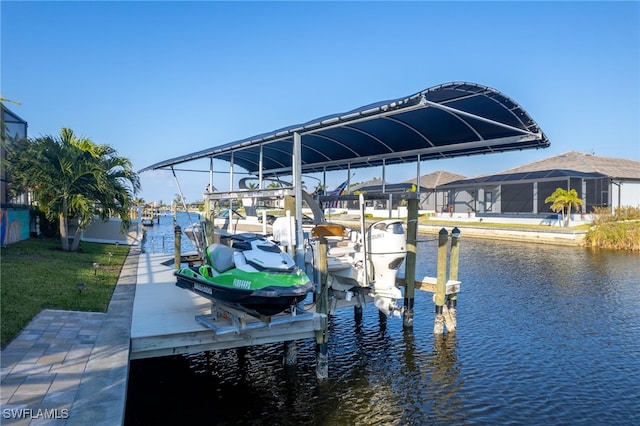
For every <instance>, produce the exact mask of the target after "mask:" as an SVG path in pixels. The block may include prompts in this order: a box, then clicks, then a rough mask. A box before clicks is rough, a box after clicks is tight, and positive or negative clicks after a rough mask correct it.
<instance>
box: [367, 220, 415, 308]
mask: <svg viewBox="0 0 640 426" xmlns="http://www.w3.org/2000/svg"><path fill="white" fill-rule="evenodd" d="M406 241H407V238H406V235H405V232H404V227H403V223H402V221H401V220H398V219H388V220H382V221H380V222H376V223H374V224H373V225H371V227H370V228H369V229H368V230H367V234H366V249H365V250H366V254H365V256H366V258H367V259H369V264H370V267H369V269H368V271H367V272H369V271H371V272H370V274H371V275H370V276H368V277H367V278H368V281H369V284H370V285H371V289H372V293H371V295H372V296H373V298H374V299H373V300H374V304H375V306H376V307H377V308H378V309H379V310H380V311H381V312H383V313H384V314H385V315H387V316H390V315H394V316H397V315H399V314H400V308H399V307H398V306H397V305H396V300H397V299H400V298H402V292H401V291H400V289H399V288H398V287H397V285H396V277H397V275H398V269H399V268H400V265H402V262H404V259H405V257H406V255H407V247H406Z"/></svg>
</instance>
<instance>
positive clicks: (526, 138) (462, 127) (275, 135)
mask: <svg viewBox="0 0 640 426" xmlns="http://www.w3.org/2000/svg"><path fill="white" fill-rule="evenodd" d="M548 146H549V140H548V139H547V137H546V136H545V135H544V133H543V132H542V131H541V130H540V128H539V127H538V125H537V124H536V123H535V121H533V119H532V118H531V117H530V116H529V115H528V114H527V113H526V112H525V111H524V109H522V108H521V107H520V106H519V105H518V104H516V103H515V102H514V101H512V100H511V99H510V98H508V97H507V96H505V95H503V94H502V93H500V92H498V91H497V90H495V89H492V88H489V87H486V86H481V85H478V84H474V83H465V82H461V83H447V84H442V85H440V86H435V87H432V88H430V89H426V90H423V91H421V92H418V93H416V94H414V95H411V96H408V97H404V98H398V99H394V100H390V101H383V102H377V103H374V104H371V105H366V106H363V107H360V108H356V109H354V110H352V111H348V112H345V113H339V114H333V115H329V116H326V117H321V118H318V119H315V120H311V121H309V122H307V123H303V124H296V125H293V126H289V127H285V128H282V129H279V130H275V131H273V132H268V133H263V134H260V135H257V136H252V137H249V138H246V139H242V140H239V141H236V142H231V143H227V144H225V145H220V146H217V147H213V148H209V149H205V150H202V151H198V152H194V153H191V154H187V155H183V156H181V157H176V158H173V159H170V160H166V161H161V162H159V163H156V164H154V165H152V166H149V167H146V168H144V169H142V170H140V173H142V172H144V171H147V170H157V169H171V170H172V171H173V170H174V166H176V165H178V164H182V163H186V162H189V161H194V160H199V159H203V158H209V159H210V175H209V184H210V187H211V188H213V187H214V186H213V160H214V159H218V160H224V161H227V162H229V163H230V167H229V189H230V192H229V194H228V195H233V172H234V166H236V165H237V166H239V167H242V168H244V169H245V170H246V171H247V172H249V173H252V174H255V175H257V176H258V180H259V188H260V189H262V183H263V177H265V176H267V177H277V176H282V175H292V177H293V193H294V195H295V210H296V211H295V216H296V217H302V184H301V183H302V180H301V176H302V173H317V172H322V173H326V172H327V171H334V170H347V181H349V179H350V177H351V170H352V169H354V168H362V167H375V166H382V167H383V177H384V168H385V167H386V166H387V165H393V164H401V163H413V162H416V163H417V176H416V179H419V177H420V176H419V170H420V161H422V160H430V159H436V158H453V157H458V156H468V155H474V154H484V153H491V152H503V151H510V150H522V149H533V148H546V147H548ZM383 190H384V188H383ZM208 197H209V198H210V199H211V198H212V195H211V194H209V195H208ZM303 241H304V238H303V230H302V221H296V254H295V259H296V264H297V265H298V266H299V267H304V247H303Z"/></svg>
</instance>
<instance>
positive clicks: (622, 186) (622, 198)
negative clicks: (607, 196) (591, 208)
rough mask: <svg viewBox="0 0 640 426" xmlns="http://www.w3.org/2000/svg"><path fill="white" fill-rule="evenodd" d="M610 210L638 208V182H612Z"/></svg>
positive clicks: (639, 200)
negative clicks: (627, 207)
mask: <svg viewBox="0 0 640 426" xmlns="http://www.w3.org/2000/svg"><path fill="white" fill-rule="evenodd" d="M610 192H611V208H612V209H616V208H618V207H625V206H629V207H640V182H637V181H631V180H614V181H612V182H611V186H610Z"/></svg>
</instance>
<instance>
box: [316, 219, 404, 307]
mask: <svg viewBox="0 0 640 426" xmlns="http://www.w3.org/2000/svg"><path fill="white" fill-rule="evenodd" d="M327 226H331V227H335V226H336V225H318V226H317V227H316V228H314V229H313V230H312V233H314V234H316V235H324V236H325V238H327V241H328V249H327V284H328V287H329V289H330V290H331V292H332V295H333V296H334V297H336V298H340V299H347V300H350V299H351V298H352V297H353V296H354V295H355V294H361V293H364V294H366V295H367V296H370V297H372V298H373V301H374V304H375V306H376V307H377V308H378V309H379V310H380V311H381V312H383V313H384V314H385V315H387V316H392V315H393V316H397V315H399V314H400V312H401V308H400V307H398V304H397V300H398V299H401V298H402V292H401V291H400V288H399V287H398V286H397V285H396V278H397V275H398V270H399V268H400V266H401V265H402V263H403V262H404V260H405V258H406V255H407V248H406V240H407V238H406V234H405V230H404V226H403V222H402V220H399V219H387V220H381V221H378V222H375V223H373V224H372V225H371V226H369V227H368V228H367V230H366V232H365V235H364V238H363V237H362V233H361V232H358V231H354V230H349V229H347V228H344V227H343V231H344V233H343V235H336V234H337V233H336V232H335V230H333V231H327Z"/></svg>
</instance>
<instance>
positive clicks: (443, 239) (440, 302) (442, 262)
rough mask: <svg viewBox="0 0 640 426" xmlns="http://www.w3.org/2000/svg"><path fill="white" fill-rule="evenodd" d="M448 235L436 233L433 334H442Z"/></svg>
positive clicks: (444, 230)
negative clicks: (436, 258) (436, 254)
mask: <svg viewBox="0 0 640 426" xmlns="http://www.w3.org/2000/svg"><path fill="white" fill-rule="evenodd" d="M448 239H449V233H448V232H447V230H446V229H444V228H442V229H441V230H440V232H439V233H438V265H437V271H438V272H437V281H436V294H435V296H434V302H435V304H436V306H435V318H434V322H433V333H434V334H443V333H444V317H443V306H444V304H445V298H446V295H445V293H446V281H447V241H448Z"/></svg>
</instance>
